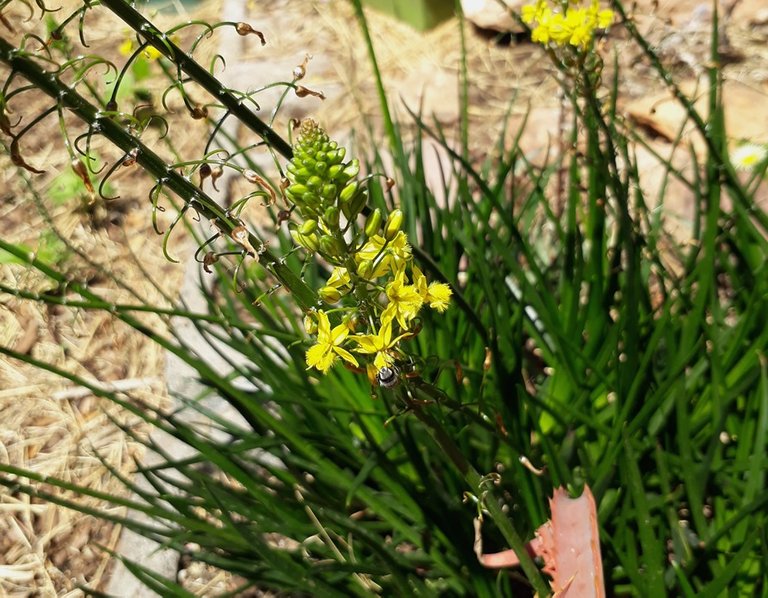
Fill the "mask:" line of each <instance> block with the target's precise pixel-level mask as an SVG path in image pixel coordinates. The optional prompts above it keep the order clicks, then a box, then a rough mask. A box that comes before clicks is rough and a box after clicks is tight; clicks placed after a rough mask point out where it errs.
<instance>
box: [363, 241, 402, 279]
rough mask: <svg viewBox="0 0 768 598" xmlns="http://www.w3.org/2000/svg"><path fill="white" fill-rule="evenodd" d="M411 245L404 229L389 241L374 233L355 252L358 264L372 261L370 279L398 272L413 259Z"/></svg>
mask: <svg viewBox="0 0 768 598" xmlns="http://www.w3.org/2000/svg"><path fill="white" fill-rule="evenodd" d="M411 255H412V254H411V246H410V245H409V244H408V237H407V236H406V234H405V233H404V232H403V231H400V232H399V233H397V234H396V235H395V236H394V237H393V239H392V240H391V241H389V242H387V240H386V239H385V238H384V237H382V236H380V235H373V236H372V237H370V238H369V239H368V242H367V243H366V244H365V245H363V247H362V248H361V249H360V251H358V252H357V253H356V254H355V261H356V262H357V263H358V264H361V263H363V262H372V263H373V266H372V270H371V273H370V275H369V278H370V279H375V278H379V277H380V276H384V275H385V274H387V273H388V272H390V271H391V272H395V273H396V272H398V271H400V270H402V269H403V268H404V267H405V264H406V263H407V262H408V261H410V259H411Z"/></svg>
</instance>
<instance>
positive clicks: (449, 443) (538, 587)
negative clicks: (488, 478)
mask: <svg viewBox="0 0 768 598" xmlns="http://www.w3.org/2000/svg"><path fill="white" fill-rule="evenodd" d="M408 404H409V406H410V407H411V411H412V413H413V414H414V415H415V416H416V418H417V419H418V420H419V421H420V422H422V423H423V424H424V425H426V426H427V428H429V430H430V431H431V432H432V437H433V438H434V440H435V442H437V444H439V445H440V447H441V448H442V449H443V450H444V451H445V454H446V455H447V456H448V458H449V459H450V460H451V461H452V462H453V464H454V465H455V466H456V469H458V470H459V473H461V475H462V477H463V478H464V480H465V481H466V483H467V485H468V486H469V487H470V488H471V489H472V491H474V492H477V491H478V489H479V488H480V487H481V485H482V483H483V479H482V476H481V475H480V474H479V473H478V472H477V470H476V469H475V468H474V467H472V465H471V464H470V463H469V461H467V459H466V458H465V457H464V455H463V454H462V452H461V450H460V449H459V447H458V446H456V443H455V442H454V441H453V438H451V436H450V435H449V434H448V432H447V431H446V429H445V428H444V427H443V426H442V424H441V423H440V422H439V421H438V420H437V419H435V418H434V417H433V416H432V415H431V414H430V413H428V412H427V411H426V410H425V409H424V408H423V406H422V405H421V404H419V403H416V402H414V401H408ZM483 506H484V507H485V508H486V509H487V510H488V513H489V514H490V516H491V519H493V521H494V523H495V524H496V525H497V526H498V528H499V531H500V532H501V535H502V536H504V539H505V540H506V541H507V542H508V543H509V547H510V548H511V549H512V550H514V551H515V553H516V554H517V557H518V558H519V559H520V567H521V569H522V570H523V572H524V573H525V575H526V577H527V578H528V581H529V582H530V583H531V585H532V586H533V588H534V590H535V591H536V594H537V595H538V596H540V597H542V598H544V597H545V596H549V595H550V588H549V585H548V584H547V582H546V581H544V578H543V577H542V576H541V573H540V572H539V569H538V567H536V564H535V563H534V562H533V559H532V558H531V556H530V555H529V554H528V550H527V548H526V546H525V541H524V540H523V538H522V536H521V535H520V534H519V533H518V532H517V530H516V529H515V528H514V526H513V525H512V522H511V521H510V520H509V517H507V515H506V514H505V513H504V511H503V510H502V508H501V506H500V505H499V503H498V502H497V501H496V500H495V499H494V497H493V495H492V493H490V492H489V493H488V496H487V498H486V500H485V502H484V503H483Z"/></svg>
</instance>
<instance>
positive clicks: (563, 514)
mask: <svg viewBox="0 0 768 598" xmlns="http://www.w3.org/2000/svg"><path fill="white" fill-rule="evenodd" d="M549 506H550V510H551V513H552V518H551V519H550V520H549V521H547V522H546V523H545V524H544V525H542V526H541V527H539V529H537V530H536V536H535V537H534V539H533V540H531V541H530V542H529V543H528V544H527V545H526V548H527V549H528V553H529V554H530V555H531V556H538V557H541V559H542V560H543V561H544V567H543V571H544V572H545V573H547V574H548V575H549V576H550V577H551V578H552V581H551V582H550V583H551V585H552V591H553V592H554V595H555V597H556V598H605V583H604V581H603V560H602V557H601V556H600V536H599V533H598V529H597V508H596V506H595V497H594V496H593V495H592V492H591V490H590V489H589V486H585V487H584V492H583V493H582V495H581V496H580V497H578V498H570V497H569V496H568V493H567V492H566V491H565V490H564V489H563V488H562V487H561V488H557V489H556V490H555V493H554V496H553V497H552V498H550V499H549ZM475 553H476V554H477V558H478V560H479V561H480V564H481V565H483V566H484V567H488V568H491V569H501V568H505V567H515V566H516V565H519V564H520V559H519V558H518V556H517V554H516V553H515V551H514V550H505V551H503V552H495V553H490V554H483V553H482V537H481V535H480V521H479V520H475Z"/></svg>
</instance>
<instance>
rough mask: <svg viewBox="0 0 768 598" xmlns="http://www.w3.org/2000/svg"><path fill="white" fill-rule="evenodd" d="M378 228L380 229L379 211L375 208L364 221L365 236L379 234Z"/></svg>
mask: <svg viewBox="0 0 768 598" xmlns="http://www.w3.org/2000/svg"><path fill="white" fill-rule="evenodd" d="M379 227H381V210H379V208H376V209H375V210H374V211H373V212H371V213H370V215H369V216H368V219H367V220H366V221H365V235H366V236H367V237H372V236H373V235H375V234H376V233H377V232H379Z"/></svg>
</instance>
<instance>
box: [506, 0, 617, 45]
mask: <svg viewBox="0 0 768 598" xmlns="http://www.w3.org/2000/svg"><path fill="white" fill-rule="evenodd" d="M569 4H570V5H573V6H568V7H567V8H566V9H565V13H562V12H552V10H551V9H550V8H549V7H548V6H546V2H545V0H537V2H536V3H535V4H529V5H527V6H524V7H523V8H522V11H521V19H522V20H523V21H524V22H525V23H528V24H534V23H535V25H536V26H535V27H534V28H533V30H532V31H531V39H532V40H533V41H534V42H538V43H540V44H543V45H547V44H549V43H550V42H552V43H554V44H556V45H558V46H565V45H566V44H570V45H572V46H576V47H578V48H582V49H587V47H588V46H589V44H590V43H591V41H592V39H593V37H594V33H595V29H607V28H608V27H610V25H611V23H613V18H614V13H613V11H612V10H608V9H606V10H600V5H599V0H591V2H590V4H589V7H588V8H585V7H577V6H576V5H578V4H579V0H570V1H569ZM556 10H557V9H556Z"/></svg>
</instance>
